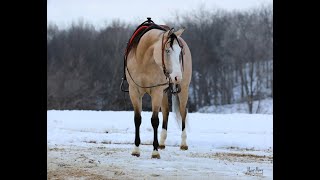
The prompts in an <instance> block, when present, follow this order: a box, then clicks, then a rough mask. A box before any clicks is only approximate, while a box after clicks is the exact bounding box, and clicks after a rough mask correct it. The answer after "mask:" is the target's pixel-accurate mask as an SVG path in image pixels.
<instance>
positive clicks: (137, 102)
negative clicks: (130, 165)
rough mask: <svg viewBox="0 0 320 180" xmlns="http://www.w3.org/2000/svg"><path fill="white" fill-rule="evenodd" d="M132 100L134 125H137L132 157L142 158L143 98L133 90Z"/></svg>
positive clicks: (131, 93) (131, 92) (131, 91)
mask: <svg viewBox="0 0 320 180" xmlns="http://www.w3.org/2000/svg"><path fill="white" fill-rule="evenodd" d="M130 99H131V102H132V105H133V109H134V125H135V132H136V134H135V140H134V144H135V147H134V148H133V151H132V153H131V154H132V155H133V156H137V157H139V156H140V149H139V145H140V125H141V110H142V97H141V96H140V95H139V94H138V93H134V91H133V90H130Z"/></svg>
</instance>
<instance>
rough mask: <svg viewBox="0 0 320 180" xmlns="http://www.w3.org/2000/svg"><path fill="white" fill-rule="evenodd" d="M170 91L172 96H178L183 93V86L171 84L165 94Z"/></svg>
mask: <svg viewBox="0 0 320 180" xmlns="http://www.w3.org/2000/svg"><path fill="white" fill-rule="evenodd" d="M168 90H169V92H170V93H171V94H173V95H176V94H178V93H180V92H181V86H180V84H174V83H169V87H167V88H166V89H165V90H164V92H165V93H166V92H168Z"/></svg>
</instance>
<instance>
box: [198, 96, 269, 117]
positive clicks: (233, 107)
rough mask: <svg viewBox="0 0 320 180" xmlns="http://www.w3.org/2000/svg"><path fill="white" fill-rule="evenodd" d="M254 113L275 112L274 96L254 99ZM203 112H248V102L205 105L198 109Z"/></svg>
mask: <svg viewBox="0 0 320 180" xmlns="http://www.w3.org/2000/svg"><path fill="white" fill-rule="evenodd" d="M252 111H253V114H273V98H266V99H263V100H261V101H260V104H259V101H253V107H252ZM198 112H202V113H218V114H230V113H248V112H249V110H248V105H247V103H238V104H228V105H223V106H205V107H202V108H200V109H199V110H198Z"/></svg>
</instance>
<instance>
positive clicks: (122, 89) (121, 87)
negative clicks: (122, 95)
mask: <svg viewBox="0 0 320 180" xmlns="http://www.w3.org/2000/svg"><path fill="white" fill-rule="evenodd" d="M124 81H127V80H125V79H124V78H122V81H121V84H120V89H121V91H123V92H129V90H125V89H124V87H123V82H124Z"/></svg>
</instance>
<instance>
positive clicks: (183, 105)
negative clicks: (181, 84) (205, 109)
mask: <svg viewBox="0 0 320 180" xmlns="http://www.w3.org/2000/svg"><path fill="white" fill-rule="evenodd" d="M178 96H179V102H180V104H179V109H180V115H181V119H182V133H181V145H180V149H181V150H188V145H187V132H186V119H187V113H188V112H187V101H188V89H187V88H183V89H182V90H181V92H180V93H179V94H178Z"/></svg>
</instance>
